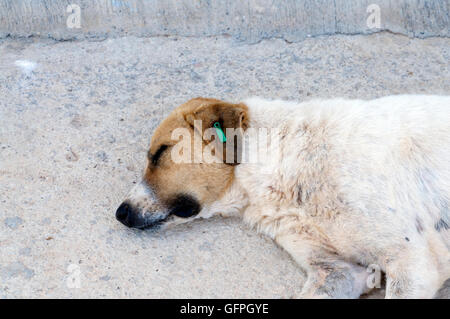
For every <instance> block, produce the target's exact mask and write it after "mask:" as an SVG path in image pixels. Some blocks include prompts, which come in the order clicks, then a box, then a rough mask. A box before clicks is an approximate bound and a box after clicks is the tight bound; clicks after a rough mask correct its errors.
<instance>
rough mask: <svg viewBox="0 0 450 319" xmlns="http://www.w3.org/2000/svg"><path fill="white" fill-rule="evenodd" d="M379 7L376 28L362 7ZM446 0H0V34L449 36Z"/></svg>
mask: <svg viewBox="0 0 450 319" xmlns="http://www.w3.org/2000/svg"><path fill="white" fill-rule="evenodd" d="M372 3H373V4H376V5H378V6H379V8H380V18H381V20H380V21H381V24H380V28H369V27H368V25H367V18H368V16H369V13H367V7H368V6H369V5H370V4H372ZM69 4H77V5H79V6H80V8H81V28H79V29H77V28H68V27H67V23H66V21H67V19H68V17H69V15H70V12H69V13H67V12H66V9H67V6H68V5H69ZM449 12H450V1H449V0H285V1H273V0H128V1H125V0H98V1H88V0H0V38H2V37H8V36H11V37H29V36H41V37H50V38H54V39H57V40H70V39H86V38H87V39H103V38H105V37H117V36H124V35H136V36H162V35H179V36H193V37H200V36H216V35H229V36H231V37H233V38H235V39H238V40H242V41H245V42H257V41H259V40H261V39H265V38H283V39H285V40H287V41H291V42H296V41H301V40H303V39H305V38H306V37H308V36H318V35H332V34H368V33H373V32H377V31H380V30H387V31H391V32H394V33H399V34H404V35H408V36H411V37H420V38H425V37H431V36H440V37H449V36H450V27H449V26H450V14H449Z"/></svg>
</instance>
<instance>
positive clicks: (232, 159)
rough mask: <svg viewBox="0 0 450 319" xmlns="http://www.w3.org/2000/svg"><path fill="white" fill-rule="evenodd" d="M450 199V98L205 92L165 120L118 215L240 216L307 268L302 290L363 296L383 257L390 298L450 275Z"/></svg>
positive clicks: (310, 294)
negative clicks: (292, 98) (297, 98)
mask: <svg viewBox="0 0 450 319" xmlns="http://www.w3.org/2000/svg"><path fill="white" fill-rule="evenodd" d="M248 132H253V133H255V134H253V135H258V136H257V138H253V139H252V138H249V135H251V134H247V133H248ZM261 132H262V133H261ZM246 141H250V142H246ZM255 144H256V145H257V146H256V147H255ZM261 146H263V147H262V149H263V152H262V151H260V147H261ZM255 153H257V154H263V155H262V156H259V157H258V158H257V159H256V160H255V159H253V160H251V159H250V160H249V158H250V157H252V156H253V155H254V154H255ZM449 209H450V97H445V96H419V95H402V96H390V97H384V98H380V99H375V100H370V101H366V100H346V99H331V100H311V101H307V102H302V103H294V102H286V101H281V100H274V101H270V100H264V99H260V98H250V99H247V100H245V101H243V102H241V103H236V104H234V103H227V102H224V101H220V100H216V99H208V98H195V99H192V100H190V101H188V102H187V103H185V104H183V105H181V106H179V107H178V108H176V109H175V110H174V111H173V112H172V113H171V114H170V115H169V116H168V117H167V118H166V119H165V120H164V121H163V122H162V123H161V124H160V126H159V127H158V128H157V129H156V131H155V133H154V135H153V137H152V140H151V146H150V150H149V152H148V164H147V167H146V170H145V173H144V175H143V179H142V182H141V183H140V184H138V185H136V187H135V188H134V189H133V190H132V191H131V192H130V194H129V195H128V196H127V198H126V199H125V201H124V202H123V203H122V204H121V206H120V207H119V208H118V210H117V212H116V217H117V219H118V220H119V221H120V222H122V223H123V224H124V225H126V226H128V227H135V228H141V229H145V228H164V227H167V226H168V225H174V224H179V223H184V222H187V221H190V220H193V219H196V218H209V217H211V216H214V215H222V216H230V215H238V216H241V217H242V219H243V220H244V221H245V222H246V223H248V224H249V225H251V226H253V227H254V228H255V229H257V230H258V231H259V232H261V233H264V234H266V235H267V236H270V237H271V238H272V239H273V240H274V241H275V242H276V243H277V244H278V245H280V246H281V247H282V248H284V249H285V250H286V251H287V252H288V253H289V254H290V255H291V256H292V258H293V259H294V260H295V261H296V262H297V263H298V264H299V265H300V266H301V267H302V268H303V269H304V270H305V271H306V273H307V280H306V283H305V285H304V287H303V290H302V292H301V294H300V295H299V296H300V297H305V298H357V297H359V296H360V295H361V294H363V293H365V292H367V291H368V290H369V289H370V287H371V285H369V284H368V282H369V280H368V279H369V278H368V277H369V276H370V272H368V271H367V267H369V266H370V267H375V266H376V267H378V268H379V269H380V271H382V272H384V273H385V274H386V297H387V298H431V297H433V296H434V294H435V293H436V292H437V290H438V289H439V288H440V286H441V285H442V284H443V283H444V282H445V280H446V279H447V278H449V276H450V253H449V247H450V231H449V227H450V217H449Z"/></svg>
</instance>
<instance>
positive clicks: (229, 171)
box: [144, 98, 248, 206]
mask: <svg viewBox="0 0 450 319" xmlns="http://www.w3.org/2000/svg"><path fill="white" fill-rule="evenodd" d="M195 120H201V121H202V132H196V131H195V128H194V121H195ZM215 122H219V123H220V124H221V126H222V128H223V129H224V130H225V129H226V128H238V127H240V128H243V129H245V128H247V123H248V117H247V107H246V106H245V105H244V104H232V103H227V102H223V101H220V100H216V99H207V98H195V99H192V100H190V101H188V102H187V103H185V104H183V105H181V106H179V107H178V108H176V109H175V110H174V111H173V112H172V113H171V114H170V115H169V116H168V117H167V118H166V119H165V120H164V121H163V122H162V123H161V124H160V126H159V127H158V128H157V129H156V131H155V133H154V135H153V137H152V140H151V146H150V150H149V152H148V157H149V161H148V165H147V169H146V171H145V175H144V180H145V182H146V183H147V184H148V185H149V186H150V187H151V188H152V189H153V190H154V191H155V193H156V195H157V197H158V199H159V200H160V201H162V202H163V203H165V204H166V205H170V203H171V202H172V201H173V200H175V199H176V197H177V196H180V195H183V194H187V195H189V196H192V197H194V198H195V199H196V200H197V201H199V203H200V205H201V206H203V205H205V204H209V203H212V202H213V201H215V200H217V199H218V198H220V197H221V196H222V194H223V193H224V192H225V190H226V189H227V188H228V187H229V185H231V182H232V180H233V172H234V169H233V166H232V165H227V164H225V163H223V162H220V163H176V162H174V161H173V160H172V156H171V150H172V147H173V146H174V145H175V144H176V143H178V141H174V140H172V133H173V132H174V130H175V129H177V128H186V129H188V130H189V132H190V133H191V142H192V149H193V148H194V145H193V140H194V138H193V137H194V134H202V135H201V136H203V132H204V130H205V129H207V128H210V127H212V125H213V124H214V123H215ZM200 138H201V137H200ZM216 140H217V141H218V139H216V138H215V139H214V141H213V143H214V142H217V141H216ZM209 142H210V141H204V140H203V139H202V143H203V146H205V145H206V144H207V143H209ZM225 149H226V147H225ZM192 153H194V152H193V151H192ZM192 155H193V154H192ZM224 158H225V155H224ZM192 159H193V156H192Z"/></svg>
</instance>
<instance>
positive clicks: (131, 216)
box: [116, 182, 169, 229]
mask: <svg viewBox="0 0 450 319" xmlns="http://www.w3.org/2000/svg"><path fill="white" fill-rule="evenodd" d="M168 215H169V212H168V209H167V208H166V207H164V206H163V205H161V204H160V203H159V201H158V200H157V199H156V196H155V194H154V192H153V191H152V190H151V189H150V188H149V187H148V186H147V185H146V184H145V183H144V182H141V183H139V184H138V185H136V186H135V187H134V188H133V189H132V190H131V192H130V194H129V195H128V196H127V199H126V200H125V201H124V202H123V203H122V204H121V205H120V206H119V208H118V209H117V211H116V218H117V220H118V221H120V222H121V223H122V224H124V225H125V226H127V227H132V228H139V229H146V228H155V227H157V226H160V225H161V224H162V223H163V222H164V221H165V220H166V218H167V217H168Z"/></svg>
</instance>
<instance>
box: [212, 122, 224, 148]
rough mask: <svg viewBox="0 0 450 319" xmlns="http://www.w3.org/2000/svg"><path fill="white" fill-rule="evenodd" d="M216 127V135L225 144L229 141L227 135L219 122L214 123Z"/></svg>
mask: <svg viewBox="0 0 450 319" xmlns="http://www.w3.org/2000/svg"><path fill="white" fill-rule="evenodd" d="M214 127H215V128H216V133H217V135H218V136H219V139H220V141H221V142H222V143H225V142H226V141H227V137H226V136H225V133H224V132H223V130H222V128H221V127H220V123H219V122H216V123H214Z"/></svg>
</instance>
